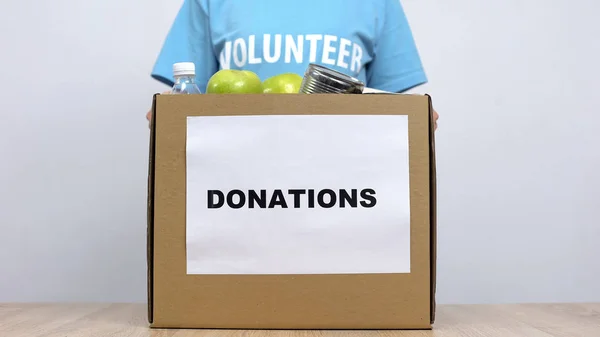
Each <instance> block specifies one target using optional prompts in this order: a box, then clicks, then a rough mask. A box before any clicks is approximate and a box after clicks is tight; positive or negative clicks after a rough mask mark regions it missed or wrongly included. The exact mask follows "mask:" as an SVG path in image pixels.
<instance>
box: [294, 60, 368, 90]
mask: <svg viewBox="0 0 600 337" xmlns="http://www.w3.org/2000/svg"><path fill="white" fill-rule="evenodd" d="M364 87H365V84H364V83H363V82H362V81H360V80H358V79H356V78H354V77H352V76H348V75H346V74H344V73H341V72H339V71H336V70H333V69H330V68H327V67H324V66H321V65H318V64H314V63H311V64H310V65H309V67H308V68H307V69H306V73H305V74H304V81H303V88H302V89H303V90H302V92H304V93H340V94H342V93H351V94H360V93H362V91H363V89H364Z"/></svg>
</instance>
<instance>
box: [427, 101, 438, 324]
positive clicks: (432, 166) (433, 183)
mask: <svg viewBox="0 0 600 337" xmlns="http://www.w3.org/2000/svg"><path fill="white" fill-rule="evenodd" d="M425 96H427V98H428V99H429V180H430V183H429V189H430V191H429V198H430V200H429V212H430V226H431V229H430V234H429V236H430V240H431V241H430V245H429V247H430V249H431V253H430V254H431V256H430V263H431V266H430V267H431V281H430V282H431V324H432V325H433V323H435V311H436V300H435V293H436V270H437V267H436V260H437V179H436V162H435V120H434V116H433V112H434V110H433V103H432V100H431V96H429V95H425Z"/></svg>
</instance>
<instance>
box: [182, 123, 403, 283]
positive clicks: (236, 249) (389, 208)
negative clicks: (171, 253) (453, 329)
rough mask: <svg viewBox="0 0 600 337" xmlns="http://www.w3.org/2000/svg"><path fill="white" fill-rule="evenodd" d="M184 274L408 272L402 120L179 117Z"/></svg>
mask: <svg viewBox="0 0 600 337" xmlns="http://www.w3.org/2000/svg"><path fill="white" fill-rule="evenodd" d="M186 152H187V154H186V157H187V158H186V165H187V173H186V176H187V206H186V211H187V224H186V227H187V234H186V244H187V245H186V249H187V273H188V274H352V273H361V274H367V273H409V272H410V205H409V204H410V198H409V166H408V117H407V116H377V115H375V116H374V115H364V116H340V115H335V116H329V115H307V116H227V117H188V119H187V151H186Z"/></svg>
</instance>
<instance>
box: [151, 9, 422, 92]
mask: <svg viewBox="0 0 600 337" xmlns="http://www.w3.org/2000/svg"><path fill="white" fill-rule="evenodd" d="M176 62H194V63H195V64H196V77H197V81H198V85H199V87H200V89H201V90H202V92H205V90H206V83H207V82H208V80H209V78H210V77H211V76H212V75H213V74H214V73H215V72H216V71H218V70H219V69H245V70H251V71H254V72H255V73H257V74H258V76H259V77H260V78H261V79H262V80H265V79H267V78H268V77H270V76H273V75H277V74H280V73H284V72H294V73H297V74H299V75H301V76H303V75H304V71H305V70H306V68H307V67H308V64H309V63H317V64H321V65H324V66H327V67H330V68H332V69H335V70H338V71H341V72H343V73H346V74H348V75H350V76H353V77H356V78H358V79H360V80H362V81H364V82H365V83H366V85H367V86H368V87H370V88H374V89H380V90H385V91H392V92H402V91H405V90H407V89H410V88H412V87H414V86H417V85H420V84H423V83H425V82H426V81H427V78H426V76H425V72H424V71H423V67H422V65H421V60H420V58H419V54H418V51H417V48H416V46H415V43H414V40H413V36H412V32H411V29H410V27H409V25H408V22H407V19H406V17H405V14H404V11H403V8H402V6H401V5H400V2H399V0H301V1H285V0H252V1H250V0H245V1H233V0H184V3H183V5H182V7H181V9H180V11H179V13H178V14H177V17H176V19H175V21H174V23H173V25H172V27H171V29H170V31H169V33H168V35H167V37H166V39H165V42H164V44H163V47H162V50H161V51H160V53H159V56H158V59H157V61H156V64H155V65H154V69H153V70H152V77H153V78H155V79H157V80H159V81H161V82H163V83H165V84H167V85H172V83H173V75H172V67H173V63H176Z"/></svg>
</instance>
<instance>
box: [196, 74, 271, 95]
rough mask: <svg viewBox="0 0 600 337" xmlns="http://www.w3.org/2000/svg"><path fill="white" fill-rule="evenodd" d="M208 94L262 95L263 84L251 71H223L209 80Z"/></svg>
mask: <svg viewBox="0 0 600 337" xmlns="http://www.w3.org/2000/svg"><path fill="white" fill-rule="evenodd" d="M206 93H207V94H260V93H262V82H261V81H260V77H258V75H256V73H254V72H252V71H249V70H237V69H221V70H219V71H217V72H216V73H215V74H214V75H212V76H211V77H210V79H209V80H208V84H207V86H206Z"/></svg>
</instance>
